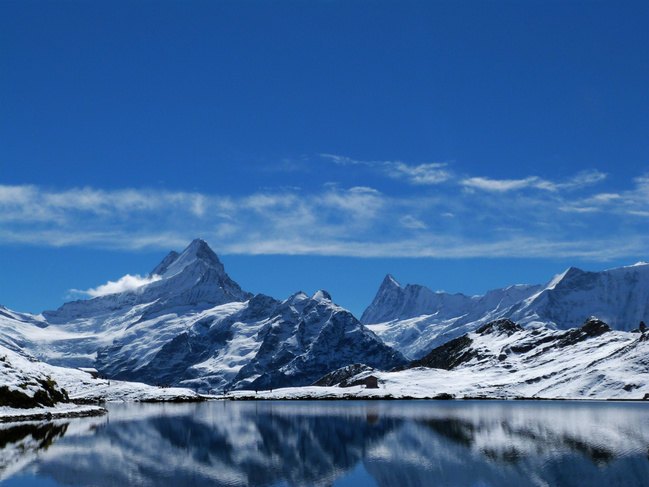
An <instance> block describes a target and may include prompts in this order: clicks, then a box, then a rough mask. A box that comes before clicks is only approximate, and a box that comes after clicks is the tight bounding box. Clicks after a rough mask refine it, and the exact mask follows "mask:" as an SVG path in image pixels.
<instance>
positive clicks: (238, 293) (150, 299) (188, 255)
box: [43, 239, 252, 323]
mask: <svg viewBox="0 0 649 487" xmlns="http://www.w3.org/2000/svg"><path fill="white" fill-rule="evenodd" d="M149 277H150V278H151V282H149V283H148V284H145V285H143V286H140V287H138V288H136V289H132V290H128V291H124V292H121V293H115V294H108V295H105V296H100V297H97V298H93V299H86V300H78V301H72V302H70V303H65V304H64V305H63V306H61V307H60V308H59V309H57V310H56V311H45V312H44V313H43V315H44V316H45V318H46V319H47V320H48V322H50V323H66V322H69V321H71V320H74V319H77V318H85V317H89V316H97V315H102V314H107V313H113V312H115V311H118V310H121V309H125V308H132V307H134V306H138V305H142V304H148V303H154V304H151V305H150V306H149V307H148V308H147V312H148V313H149V314H152V313H155V312H160V311H162V310H164V309H169V308H172V307H178V306H184V307H207V306H214V305H218V304H224V303H229V302H234V301H246V300H248V299H250V297H252V294H251V293H248V292H246V291H243V290H242V289H241V287H240V286H239V285H238V284H237V283H236V282H235V281H233V280H232V279H231V278H230V276H228V274H227V273H226V272H225V269H224V267H223V264H222V263H221V261H220V260H219V258H218V256H217V255H216V254H215V253H214V251H213V250H212V249H211V248H210V247H209V245H208V244H207V242H205V241H204V240H201V239H196V240H194V241H192V242H191V243H190V244H189V245H188V246H187V247H186V248H185V249H184V250H183V251H182V252H181V253H178V252H175V251H172V252H170V253H169V254H168V255H167V256H166V257H165V258H164V259H163V260H162V261H161V262H160V263H159V264H158V265H157V266H156V267H155V268H154V269H153V271H151V273H150V274H149Z"/></svg>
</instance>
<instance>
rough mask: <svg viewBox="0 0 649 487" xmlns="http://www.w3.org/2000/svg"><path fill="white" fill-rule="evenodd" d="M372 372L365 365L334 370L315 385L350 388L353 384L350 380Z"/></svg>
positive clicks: (370, 368) (354, 365) (353, 365)
mask: <svg viewBox="0 0 649 487" xmlns="http://www.w3.org/2000/svg"><path fill="white" fill-rule="evenodd" d="M372 370H374V369H373V368H372V367H369V366H367V365H365V364H352V365H348V366H347V367H342V368H340V369H338V370H334V371H333V372H329V373H328V374H327V375H325V376H323V377H321V378H320V379H318V380H317V381H315V382H314V383H313V385H314V386H320V387H329V386H340V387H350V386H351V385H352V384H351V383H350V382H349V379H351V378H352V377H355V376H357V375H358V374H361V373H363V372H371V371H372Z"/></svg>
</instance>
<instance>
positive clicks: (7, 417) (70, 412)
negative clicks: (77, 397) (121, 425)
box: [0, 403, 108, 423]
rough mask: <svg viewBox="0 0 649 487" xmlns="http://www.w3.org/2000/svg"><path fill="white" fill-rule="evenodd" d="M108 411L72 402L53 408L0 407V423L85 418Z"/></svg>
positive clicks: (99, 407)
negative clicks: (3, 408)
mask: <svg viewBox="0 0 649 487" xmlns="http://www.w3.org/2000/svg"><path fill="white" fill-rule="evenodd" d="M70 406H72V407H70ZM107 413H108V411H107V410H106V409H105V408H103V407H101V406H96V405H94V406H89V405H77V404H72V403H70V404H66V405H65V406H64V407H62V406H58V407H52V408H28V409H17V408H7V409H6V410H4V411H3V410H2V409H1V408H0V423H14V422H21V421H42V420H46V421H50V420H54V419H65V418H83V417H87V416H102V415H104V414H107Z"/></svg>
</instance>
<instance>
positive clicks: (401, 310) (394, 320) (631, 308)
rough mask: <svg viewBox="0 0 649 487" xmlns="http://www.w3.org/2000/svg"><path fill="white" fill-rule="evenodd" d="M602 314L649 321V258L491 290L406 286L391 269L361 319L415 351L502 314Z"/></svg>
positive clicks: (540, 318)
mask: <svg viewBox="0 0 649 487" xmlns="http://www.w3.org/2000/svg"><path fill="white" fill-rule="evenodd" d="M593 315H594V316H597V317H599V318H601V319H603V320H604V321H606V322H607V323H610V324H611V326H612V327H613V328H615V329H618V330H627V331H628V330H633V329H636V328H637V327H638V323H639V322H640V321H641V320H645V321H649V264H646V263H639V264H636V265H633V266H628V267H621V268H617V269H610V270H606V271H602V272H585V271H582V270H579V269H577V268H575V267H571V268H569V269H568V270H567V271H566V272H564V273H562V274H560V275H558V276H555V277H554V278H553V279H551V280H550V281H549V282H548V283H547V284H546V285H545V286H536V285H514V286H510V287H507V288H504V289H496V290H493V291H489V292H488V293H486V294H485V295H483V296H471V297H469V296H465V295H462V294H448V293H444V292H433V291H431V290H429V289H427V288H425V287H423V286H417V285H410V284H409V285H407V286H405V287H403V286H401V285H400V284H399V283H398V282H397V281H396V280H395V279H394V278H393V277H391V276H387V277H386V278H385V280H384V281H383V283H382V285H381V287H380V288H379V290H378V292H377V294H376V297H375V298H374V300H373V302H372V304H370V306H369V307H368V308H367V309H366V310H365V312H364V313H363V316H362V317H361V322H362V323H364V324H366V325H367V326H368V328H370V329H371V330H372V331H374V332H375V333H376V334H377V335H379V336H380V337H381V338H382V339H383V340H384V341H385V342H386V343H387V344H389V345H391V346H393V347H395V348H397V349H398V350H400V351H401V352H402V353H403V354H404V355H406V356H407V357H410V358H419V357H421V356H422V355H423V354H425V353H426V352H427V351H429V350H430V349H431V348H433V347H435V346H437V345H440V344H442V343H444V342H447V341H448V340H451V339H453V338H455V337H458V336H460V335H462V334H464V333H467V332H470V331H473V330H475V329H476V328H478V327H479V326H481V325H483V324H485V323H488V322H490V321H493V320H496V319H499V318H511V319H513V320H514V321H516V322H518V323H521V324H522V325H532V326H538V325H547V326H550V327H555V328H559V329H567V328H572V327H575V326H579V325H580V324H581V323H583V322H584V320H585V319H587V318H588V317H589V316H593Z"/></svg>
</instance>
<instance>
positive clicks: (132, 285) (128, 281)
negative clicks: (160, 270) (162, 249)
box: [70, 274, 161, 298]
mask: <svg viewBox="0 0 649 487" xmlns="http://www.w3.org/2000/svg"><path fill="white" fill-rule="evenodd" d="M160 279H161V277H160V276H158V275H153V276H148V277H147V276H140V275H138V274H135V275H131V274H126V275H125V276H122V277H120V278H119V279H118V280H117V281H108V282H107V283H105V284H102V285H100V286H97V287H93V288H90V289H84V290H81V289H70V293H72V294H81V295H84V296H90V297H91V298H97V297H99V296H106V295H108V294H115V293H123V292H125V291H134V290H136V289H138V288H140V287H142V286H145V285H147V284H151V283H152V282H156V281H159V280H160Z"/></svg>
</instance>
